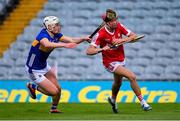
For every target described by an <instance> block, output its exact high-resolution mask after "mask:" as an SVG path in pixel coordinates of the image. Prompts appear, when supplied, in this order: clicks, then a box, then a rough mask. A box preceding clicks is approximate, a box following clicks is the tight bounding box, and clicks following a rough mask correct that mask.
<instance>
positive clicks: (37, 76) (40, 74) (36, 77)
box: [26, 64, 51, 84]
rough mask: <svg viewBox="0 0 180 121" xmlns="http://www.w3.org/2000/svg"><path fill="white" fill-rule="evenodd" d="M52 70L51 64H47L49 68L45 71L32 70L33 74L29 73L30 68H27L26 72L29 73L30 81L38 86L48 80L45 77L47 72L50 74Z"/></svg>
mask: <svg viewBox="0 0 180 121" xmlns="http://www.w3.org/2000/svg"><path fill="white" fill-rule="evenodd" d="M50 69H51V67H50V66H49V64H47V66H46V67H45V68H44V69H41V70H35V69H32V73H29V71H28V70H29V68H28V67H27V66H26V72H27V75H28V77H29V78H30V80H31V81H32V82H33V83H36V84H38V83H40V82H42V81H43V80H45V79H46V77H45V76H44V75H45V74H46V73H47V72H49V70H50Z"/></svg>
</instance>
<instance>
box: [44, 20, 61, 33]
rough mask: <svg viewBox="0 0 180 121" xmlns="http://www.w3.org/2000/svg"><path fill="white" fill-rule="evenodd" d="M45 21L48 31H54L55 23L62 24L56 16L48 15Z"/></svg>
mask: <svg viewBox="0 0 180 121" xmlns="http://www.w3.org/2000/svg"><path fill="white" fill-rule="evenodd" d="M43 23H44V26H45V27H46V28H47V30H48V31H53V27H54V26H55V24H58V23H59V24H60V21H59V19H58V17H56V16H47V17H45V18H44V20H43Z"/></svg>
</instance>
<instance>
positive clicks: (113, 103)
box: [108, 73, 122, 113]
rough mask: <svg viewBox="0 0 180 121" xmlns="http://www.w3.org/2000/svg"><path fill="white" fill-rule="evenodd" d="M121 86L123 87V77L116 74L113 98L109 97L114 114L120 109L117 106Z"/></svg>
mask: <svg viewBox="0 0 180 121" xmlns="http://www.w3.org/2000/svg"><path fill="white" fill-rule="evenodd" d="M121 85H122V76H120V75H118V74H115V73H114V82H113V85H112V96H111V97H108V102H109V103H110V104H111V106H112V110H113V112H114V113H118V108H117V105H116V97H117V95H118V92H119V89H120V87H121Z"/></svg>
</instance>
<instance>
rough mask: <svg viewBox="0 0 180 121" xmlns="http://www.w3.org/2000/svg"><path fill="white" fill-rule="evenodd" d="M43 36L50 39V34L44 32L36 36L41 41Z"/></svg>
mask: <svg viewBox="0 0 180 121" xmlns="http://www.w3.org/2000/svg"><path fill="white" fill-rule="evenodd" d="M43 38H47V39H48V35H47V34H44V33H40V34H39V35H38V36H37V37H36V40H37V41H39V42H40V41H41V40H42V39H43Z"/></svg>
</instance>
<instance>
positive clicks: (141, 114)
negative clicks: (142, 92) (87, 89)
mask: <svg viewBox="0 0 180 121" xmlns="http://www.w3.org/2000/svg"><path fill="white" fill-rule="evenodd" d="M50 105H51V104H48V103H0V120H72V119H73V120H180V103H179V104H178V103H170V104H169V103H168V104H167V103H166V104H151V106H152V107H153V110H152V111H149V112H145V111H143V110H142V109H141V107H140V104H135V103H129V104H128V103H119V104H118V109H119V113H118V114H113V113H112V111H111V107H110V105H109V104H107V103H103V104H102V103H101V104H100V103H95V104H82V103H79V104H77V103H69V104H68V103H62V104H59V109H61V110H62V111H63V113H61V114H49V108H50Z"/></svg>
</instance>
